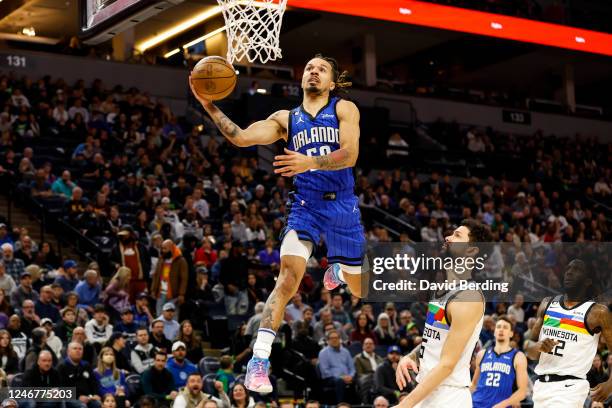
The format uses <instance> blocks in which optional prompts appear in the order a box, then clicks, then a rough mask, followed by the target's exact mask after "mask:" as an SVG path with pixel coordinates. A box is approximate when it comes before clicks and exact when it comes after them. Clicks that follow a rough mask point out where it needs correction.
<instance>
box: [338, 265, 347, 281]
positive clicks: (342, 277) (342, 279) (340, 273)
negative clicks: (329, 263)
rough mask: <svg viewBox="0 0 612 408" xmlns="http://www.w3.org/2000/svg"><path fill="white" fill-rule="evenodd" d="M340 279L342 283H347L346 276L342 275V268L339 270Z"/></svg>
mask: <svg viewBox="0 0 612 408" xmlns="http://www.w3.org/2000/svg"><path fill="white" fill-rule="evenodd" d="M338 278H339V279H340V280H341V281H342V282H344V283H346V281H345V280H344V274H343V273H342V268H339V269H338Z"/></svg>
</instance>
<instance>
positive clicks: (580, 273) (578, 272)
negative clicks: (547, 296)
mask: <svg viewBox="0 0 612 408" xmlns="http://www.w3.org/2000/svg"><path fill="white" fill-rule="evenodd" d="M585 275H586V274H585V270H584V268H582V267H581V264H580V263H578V262H576V261H572V262H570V263H569V264H568V265H567V269H566V270H565V274H564V275H563V286H564V287H565V289H575V288H578V287H580V286H583V285H584V284H585V280H586V278H587V277H586V276H585Z"/></svg>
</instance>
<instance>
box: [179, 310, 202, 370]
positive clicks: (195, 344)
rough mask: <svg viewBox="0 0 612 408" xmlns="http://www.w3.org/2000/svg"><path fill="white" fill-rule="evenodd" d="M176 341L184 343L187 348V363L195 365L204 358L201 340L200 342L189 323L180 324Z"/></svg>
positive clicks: (186, 321)
mask: <svg viewBox="0 0 612 408" xmlns="http://www.w3.org/2000/svg"><path fill="white" fill-rule="evenodd" d="M176 339H177V340H178V341H182V342H183V343H185V346H186V347H187V354H186V358H187V359H188V360H189V361H193V362H194V363H197V362H199V361H200V360H201V359H202V357H204V351H203V349H202V347H203V346H202V340H200V337H199V336H198V335H197V334H196V333H195V332H194V330H193V325H192V324H191V321H189V320H183V321H182V322H181V324H180V327H179V330H178V334H177V336H176Z"/></svg>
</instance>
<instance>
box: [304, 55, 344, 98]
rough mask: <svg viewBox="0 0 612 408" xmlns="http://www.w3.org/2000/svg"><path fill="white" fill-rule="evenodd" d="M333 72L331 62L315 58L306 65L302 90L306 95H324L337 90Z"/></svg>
mask: <svg viewBox="0 0 612 408" xmlns="http://www.w3.org/2000/svg"><path fill="white" fill-rule="evenodd" d="M335 86H336V84H335V83H334V82H333V70H332V66H331V64H330V63H329V62H327V61H325V60H324V59H321V58H313V59H311V60H310V61H308V63H307V64H306V67H305V68H304V75H303V76H302V89H303V90H304V92H306V93H315V94H316V93H324V92H329V91H331V90H333V89H334V88H335Z"/></svg>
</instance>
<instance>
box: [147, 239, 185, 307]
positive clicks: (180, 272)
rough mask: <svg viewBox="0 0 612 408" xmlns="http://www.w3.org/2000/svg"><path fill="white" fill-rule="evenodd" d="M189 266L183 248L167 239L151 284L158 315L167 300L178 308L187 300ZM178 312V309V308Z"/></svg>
mask: <svg viewBox="0 0 612 408" xmlns="http://www.w3.org/2000/svg"><path fill="white" fill-rule="evenodd" d="M187 280H188V266H187V261H186V260H185V258H184V257H183V255H182V254H181V250H180V249H179V248H178V247H177V246H176V245H175V244H174V242H172V240H169V239H167V240H165V241H164V242H163V243H162V247H161V258H160V260H159V261H158V262H157V266H156V268H155V272H154V274H153V282H152V284H151V296H152V297H153V298H154V299H156V302H157V303H156V311H157V315H159V314H161V312H162V307H163V306H164V304H166V303H167V302H172V303H174V304H176V306H177V309H178V308H179V307H180V305H182V304H183V303H184V302H185V293H186V292H187ZM177 312H178V310H177Z"/></svg>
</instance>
